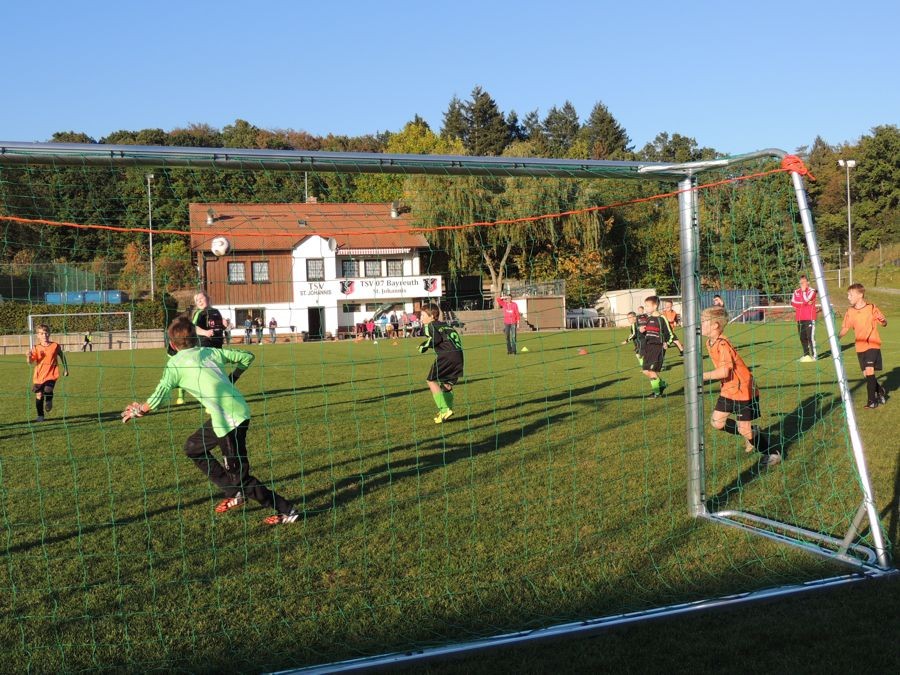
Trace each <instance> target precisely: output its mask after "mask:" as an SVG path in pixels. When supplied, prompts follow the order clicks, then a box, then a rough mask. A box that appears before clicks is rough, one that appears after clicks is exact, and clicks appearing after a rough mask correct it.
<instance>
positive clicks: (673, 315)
mask: <svg viewBox="0 0 900 675" xmlns="http://www.w3.org/2000/svg"><path fill="white" fill-rule="evenodd" d="M664 307H665V309H663V311H662V312H661V313H662V315H663V316H664V317H666V321H668V322H669V328H671V329H672V335H673V340H672V342H673V343H674V344H675V346H676V347H678V353H679V354H680V355H681V356H684V345H683V344H681V340H679V339H678V336H677V335H675V326H677V325H678V312H676V311H675V306H674V304H673V303H672V301H671V300H666V302H665V305H664Z"/></svg>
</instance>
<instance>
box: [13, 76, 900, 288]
mask: <svg viewBox="0 0 900 675" xmlns="http://www.w3.org/2000/svg"><path fill="white" fill-rule="evenodd" d="M49 140H50V141H53V142H77V143H90V144H94V143H96V144H120V145H121V144H124V145H129V144H131V145H160V146H173V147H211V148H218V147H232V148H261V149H290V150H310V151H347V152H385V153H400V154H451V155H479V156H480V155H484V156H507V157H556V158H572V159H604V160H648V161H674V162H686V161H692V160H700V159H710V158H715V157H718V156H721V153H719V152H717V150H716V149H714V148H706V147H700V146H699V144H698V143H697V141H696V140H695V139H693V138H690V137H686V136H683V135H681V134H679V133H677V132H674V131H660V132H659V133H658V134H657V135H656V137H655V138H654V139H653V140H652V141H651V142H648V143H646V144H645V145H644V146H643V147H641V148H635V146H634V144H633V142H632V140H631V138H630V137H629V136H628V133H627V131H626V129H625V128H624V127H623V126H622V125H621V124H620V122H619V121H618V120H616V118H615V117H614V115H613V114H612V112H611V111H610V110H609V109H608V108H607V107H606V106H605V105H604V104H603V103H602V102H601V101H598V102H597V103H596V104H595V105H594V107H593V108H592V109H591V110H590V111H588V112H587V114H586V115H584V116H582V115H581V114H580V113H579V111H577V110H576V109H575V107H574V106H573V105H572V103H571V102H569V101H565V102H563V104H562V105H559V106H553V107H551V108H550V109H549V110H548V111H547V112H546V113H545V114H540V113H539V112H538V111H537V110H534V111H531V112H528V113H526V114H524V116H520V115H519V114H518V113H517V112H516V111H514V110H510V111H508V112H504V111H502V110H501V109H500V107H499V106H498V104H497V102H496V101H495V100H494V99H493V97H491V95H490V94H489V93H488V92H487V91H485V90H484V89H483V88H481V87H475V88H474V89H473V90H472V92H471V94H470V96H469V97H468V98H467V99H465V100H461V99H459V98H458V97H455V96H454V97H452V98H451V99H450V101H449V103H448V106H447V109H446V111H445V113H444V115H443V124H442V126H441V128H440V129H432V128H430V127H429V125H428V124H427V123H426V122H425V121H424V120H423V119H421V118H420V117H419V116H418V115H414V116H413V118H412V119H411V121H410V122H408V123H407V124H406V125H405V126H404V127H403V129H401V130H398V131H396V132H383V133H375V134H371V135H365V136H356V137H350V136H342V135H333V134H329V135H327V136H324V137H321V136H313V135H311V134H308V133H306V132H304V131H297V130H293V129H261V128H259V127H257V126H254V125H253V124H252V123H250V122H248V121H246V120H240V119H239V120H235V122H234V123H233V124H230V125H227V126H225V127H224V128H223V129H215V128H213V127H211V126H209V125H205V124H194V125H190V126H188V127H185V128H179V129H172V130H170V131H164V130H162V129H142V130H136V131H129V130H118V131H113V132H111V133H110V134H109V135H107V136H105V137H103V138H100V139H93V138H90V137H88V136H86V135H85V134H82V133H78V132H73V131H68V132H60V133H57V134H54V136H53V137H52V138H51V139H49ZM754 149H755V148H747V149H746V150H748V151H750V150H754ZM799 153H800V154H801V156H803V157H804V159H805V161H806V162H807V165H808V166H809V168H810V170H811V173H812V174H813V175H814V176H815V177H816V180H815V181H809V183H808V190H809V196H810V198H811V202H812V207H813V213H814V214H815V217H816V221H817V228H818V232H819V237H820V246H821V248H822V252H823V256H824V258H825V260H826V266H836V265H837V261H838V258H839V255H840V251H842V250H845V249H846V237H847V228H846V208H847V207H846V182H845V181H846V176H845V174H844V170H843V169H841V168H840V167H839V166H838V163H837V160H838V159H841V158H846V159H854V160H856V162H857V167H856V168H855V169H854V170H853V172H852V175H851V184H850V188H851V198H852V204H853V226H854V249H855V250H857V251H859V252H860V253H862V252H863V251H865V250H872V249H875V248H877V247H878V246H879V245H888V244H892V243H895V242H897V241H898V240H900V129H898V127H897V126H896V125H882V126H878V127H875V128H873V129H871V130H869V131H868V132H866V133H865V134H864V135H862V136H861V137H860V138H859V139H858V140H856V141H855V142H852V143H850V142H844V143H841V144H839V145H830V144H829V143H828V142H827V141H825V140H824V139H822V138H821V137H817V138H815V139H814V141H813V142H812V144H811V145H810V146H808V147H804V148H801V149H800V150H799ZM146 173H147V170H146V169H145V168H141V167H133V168H106V169H97V168H92V169H88V168H84V167H43V166H30V167H28V168H27V170H22V168H21V167H11V166H7V167H3V166H0V214H2V215H11V216H18V217H22V218H35V219H46V220H51V221H61V222H68V223H81V224H84V223H91V224H100V225H110V226H114V227H122V228H145V227H146V226H147V182H146ZM671 189H672V186H671V184H655V183H652V182H636V181H625V180H615V179H611V180H604V181H596V180H594V181H586V180H576V179H541V180H538V179H527V178H518V177H503V176H497V177H490V178H484V177H466V178H449V177H435V176H399V175H353V174H337V173H326V172H321V173H310V174H308V175H304V174H303V173H301V172H270V171H225V170H222V171H217V170H201V169H189V168H161V169H154V182H153V220H154V228H156V229H169V230H184V231H186V230H187V229H188V204H190V203H191V202H207V201H208V202H213V201H228V202H242V201H245V202H256V203H264V202H291V201H302V200H303V199H304V197H305V195H307V194H308V195H310V196H315V197H316V198H317V199H318V200H319V201H323V202H353V201H360V202H373V201H374V202H383V201H394V200H399V201H400V202H401V203H402V204H403V205H404V208H406V209H408V210H409V212H410V214H411V217H412V218H413V219H414V221H415V222H416V223H417V224H419V225H421V226H423V227H425V228H433V227H436V226H442V225H459V224H465V223H469V222H494V221H498V220H509V219H517V218H527V217H530V216H536V215H541V214H554V213H559V212H562V211H570V210H577V211H579V213H577V214H576V215H573V216H566V217H557V218H546V219H542V220H538V221H534V222H529V223H526V224H516V225H503V226H496V227H488V228H470V229H462V230H434V231H432V232H429V233H428V235H427V236H428V237H429V241H430V242H431V244H432V246H433V247H434V248H435V249H438V250H441V251H445V252H446V256H443V257H440V258H438V260H441V261H442V262H441V265H442V266H444V267H446V268H447V269H446V271H448V272H450V273H454V274H456V273H460V274H462V273H479V274H484V275H485V276H486V277H488V278H490V280H491V285H492V286H493V287H494V288H495V289H499V288H500V287H501V286H502V284H503V281H504V279H505V278H510V277H515V278H522V279H532V280H543V279H554V278H563V279H566V280H567V281H568V282H569V285H570V288H571V289H572V290H571V292H570V294H571V295H572V297H571V298H570V302H573V303H577V304H582V303H587V302H589V301H590V298H592V297H596V295H597V294H599V293H600V292H602V291H603V290H604V289H606V288H612V287H619V286H655V287H657V288H659V290H660V291H661V292H675V291H676V290H677V289H676V288H674V283H675V282H674V280H675V279H677V265H678V261H677V248H678V247H677V210H676V208H675V205H674V201H673V200H667V201H664V202H650V203H646V204H640V205H637V206H632V207H629V208H627V209H626V208H611V209H608V210H603V211H596V210H593V211H592V210H585V209H591V208H593V207H604V206H607V205H610V204H615V203H620V202H624V201H629V200H635V199H640V198H644V197H648V196H651V195H653V194H655V193H659V192H666V191H669V190H671ZM744 195H746V193H744ZM783 206H784V207H785V210H786V212H788V211H790V208H789V205H788V204H787V203H786V202H785V203H784V204H783ZM726 210H727V211H728V213H729V215H730V217H732V218H747V219H749V220H750V221H752V219H753V218H756V217H758V216H757V215H756V214H755V210H756V207H755V206H754V205H753V204H751V203H750V202H749V201H747V200H746V198H745V196H742V195H738V194H737V193H735V195H734V196H733V197H730V198H729V199H728V201H727V204H725V203H723V204H717V205H711V206H709V207H708V209H707V212H706V213H705V217H706V218H711V219H713V221H715V219H716V218H722V217H723V214H724V213H725V211H726ZM779 227H781V225H780V224H779V223H772V222H768V221H764V220H760V223H759V228H762V229H763V232H762V233H760V232H757V234H756V235H754V236H759V237H760V241H759V242H756V241H755V240H754V241H750V240H748V241H747V242H746V243H748V244H751V245H753V246H755V247H757V249H758V250H763V249H766V248H767V247H768V248H769V249H771V252H770V253H769V254H766V255H768V256H769V257H763V258H761V260H760V262H759V264H758V268H759V269H758V271H757V272H753V271H750V272H747V273H745V276H746V282H747V283H754V284H764V282H765V280H764V276H765V268H766V266H767V265H770V264H778V262H779V261H783V259H784V247H792V246H795V245H796V242H792V241H789V238H788V239H785V238H784V237H783V236H782V234H781V233H780V231H779V229H778V228H779ZM0 228H2V230H3V239H2V242H0V264H2V265H3V267H4V270H3V273H4V274H6V273H9V270H11V269H13V268H15V269H22V268H23V266H24V267H28V266H29V265H33V264H35V263H36V262H65V263H70V264H77V265H82V266H89V267H91V268H92V269H93V270H95V271H96V273H98V274H101V273H104V270H108V269H115V270H116V271H115V274H116V275H118V276H117V277H116V278H114V279H110V283H112V284H114V285H115V286H117V287H118V286H121V285H122V284H128V286H125V288H128V289H129V290H133V291H135V292H139V291H140V288H137V285H139V283H140V282H139V280H140V279H141V278H142V275H144V274H145V270H144V269H143V266H144V265H145V262H144V261H145V260H146V258H147V256H146V250H145V249H146V245H147V242H146V239H147V237H146V235H145V234H143V233H127V234H122V233H116V232H110V231H103V230H85V229H76V228H70V227H53V226H42V225H22V224H18V223H15V222H11V221H2V222H0ZM766 228H769V229H770V231H765V230H766ZM748 236H749V235H748ZM739 243H742V242H735V241H734V240H733V239H731V240H727V241H726V240H725V239H723V240H722V241H721V242H717V241H711V242H710V246H711V247H713V248H712V249H711V250H713V251H714V250H715V247H716V246H720V247H725V246H728V247H733V246H735V245H736V244H739ZM155 254H156V257H157V260H156V265H157V270H158V273H159V272H161V273H162V279H163V281H162V287H163V288H166V289H168V290H172V289H175V288H180V287H184V286H189V285H191V284H192V283H195V280H194V279H193V278H192V276H193V274H194V270H193V268H192V266H191V265H190V261H189V254H188V249H187V246H186V242H185V240H184V238H182V237H178V236H175V235H157V239H156V243H155ZM710 255H713V254H710ZM725 258H727V256H726V255H725V254H724V253H723V254H722V260H725ZM723 264H724V263H723ZM439 271H443V270H439ZM718 271H720V270H718V268H717V269H710V270H708V272H709V274H708V277H709V278H710V279H712V278H714V276H715V274H716V273H717V272H718Z"/></svg>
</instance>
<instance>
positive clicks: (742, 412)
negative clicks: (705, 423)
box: [716, 396, 759, 422]
mask: <svg viewBox="0 0 900 675" xmlns="http://www.w3.org/2000/svg"><path fill="white" fill-rule="evenodd" d="M716 410H718V411H719V412H723V413H728V414H731V413H734V415H735V417H737V419H738V421H739V422H749V421H751V420H755V419H759V397H756V398H752V399H750V400H749V401H735V400H734V399H733V398H725V397H724V396H720V397H719V399H718V400H717V401H716Z"/></svg>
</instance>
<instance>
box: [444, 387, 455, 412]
mask: <svg viewBox="0 0 900 675" xmlns="http://www.w3.org/2000/svg"><path fill="white" fill-rule="evenodd" d="M444 400H445V401H446V402H447V407H448V408H450V410H453V392H452V391H445V392H444Z"/></svg>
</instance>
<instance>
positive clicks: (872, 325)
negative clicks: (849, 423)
mask: <svg viewBox="0 0 900 675" xmlns="http://www.w3.org/2000/svg"><path fill="white" fill-rule="evenodd" d="M847 300H848V301H849V302H850V309H848V310H847V313H846V314H844V323H843V324H842V325H841V332H840V333H838V339H841V338H842V337H844V336H845V335H846V334H847V332H848V331H850V330H852V331H853V332H854V334H855V335H856V356H857V358H858V359H859V367H860V368H862V371H863V373H864V374H865V376H866V390H867V392H868V394H869V401H868V403H866V408H877V407H878V406H879V404H880V405H884V404H885V403H886V402H887V392H886V391H885V389H884V387H883V386H882V385H880V384H878V379H877V378H876V377H875V371H876V370H881V369H882V363H881V337H880V336H879V335H878V324H881V325H882V326H887V319H885V318H884V314H882V313H881V310H880V309H878V308H877V307H876V306H875V305H873V304H872V303H869V302H866V288H865V286H863V285H862V284H851V286H850V287H849V288H848V289H847Z"/></svg>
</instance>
